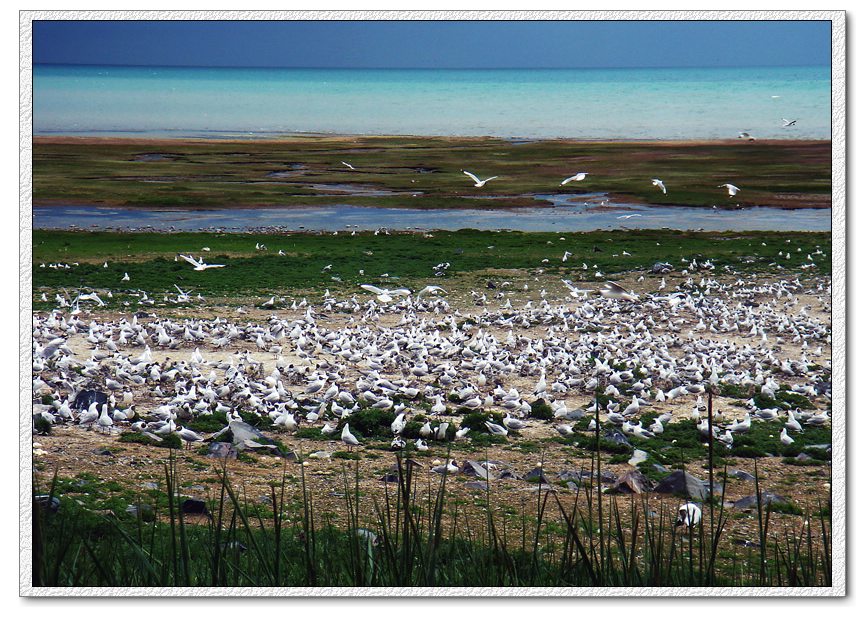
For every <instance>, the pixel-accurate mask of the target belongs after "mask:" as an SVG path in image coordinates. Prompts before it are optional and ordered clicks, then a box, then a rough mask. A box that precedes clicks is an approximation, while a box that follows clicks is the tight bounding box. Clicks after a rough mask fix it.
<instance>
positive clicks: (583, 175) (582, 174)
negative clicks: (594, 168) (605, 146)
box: [559, 171, 589, 186]
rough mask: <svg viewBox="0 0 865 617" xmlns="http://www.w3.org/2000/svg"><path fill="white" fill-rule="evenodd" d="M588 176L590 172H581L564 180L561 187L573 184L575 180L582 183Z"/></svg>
mask: <svg viewBox="0 0 865 617" xmlns="http://www.w3.org/2000/svg"><path fill="white" fill-rule="evenodd" d="M588 175H589V172H587V171H581V172H580V173H578V174H574V175H573V176H571V177H570V178H565V179H564V180H562V183H561V184H560V185H559V186H565V185H566V184H567V183H568V182H572V181H574V180H576V181H577V182H581V181H583V180H585V179H586V176H588Z"/></svg>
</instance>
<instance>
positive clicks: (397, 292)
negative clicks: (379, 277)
mask: <svg viewBox="0 0 865 617" xmlns="http://www.w3.org/2000/svg"><path fill="white" fill-rule="evenodd" d="M361 289H365V290H367V291H369V292H372V293H374V294H375V297H376V298H378V299H379V300H380V301H381V302H390V301H391V300H393V297H394V296H410V295H411V292H410V291H409V290H408V289H405V288H400V289H382V288H380V287H376V286H375V285H361Z"/></svg>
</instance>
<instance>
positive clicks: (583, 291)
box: [562, 279, 592, 298]
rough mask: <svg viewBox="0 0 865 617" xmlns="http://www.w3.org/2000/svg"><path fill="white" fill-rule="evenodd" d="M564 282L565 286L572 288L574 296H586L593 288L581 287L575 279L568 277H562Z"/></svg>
mask: <svg viewBox="0 0 865 617" xmlns="http://www.w3.org/2000/svg"><path fill="white" fill-rule="evenodd" d="M562 282H563V283H564V284H565V286H566V287H567V288H568V289H569V290H570V294H571V297H572V298H579V297H580V296H586V295H588V294H589V292H590V291H592V290H591V289H580V288H579V287H577V286H576V285H575V284H574V282H573V281H571V280H568V279H562Z"/></svg>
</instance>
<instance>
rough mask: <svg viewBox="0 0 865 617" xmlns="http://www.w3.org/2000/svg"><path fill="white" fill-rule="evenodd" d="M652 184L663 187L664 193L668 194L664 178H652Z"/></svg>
mask: <svg viewBox="0 0 865 617" xmlns="http://www.w3.org/2000/svg"><path fill="white" fill-rule="evenodd" d="M652 185H653V186H657V187H658V188H659V189H661V191H662V192H663V193H664V195H666V194H667V187H666V186H664V181H663V180H661V179H659V178H652Z"/></svg>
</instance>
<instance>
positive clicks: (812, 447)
mask: <svg viewBox="0 0 865 617" xmlns="http://www.w3.org/2000/svg"><path fill="white" fill-rule="evenodd" d="M804 449H805V450H825V451H826V452H831V451H832V444H831V443H815V444H812V445H810V446H805V448H804Z"/></svg>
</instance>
